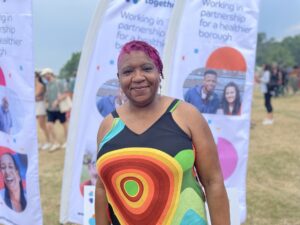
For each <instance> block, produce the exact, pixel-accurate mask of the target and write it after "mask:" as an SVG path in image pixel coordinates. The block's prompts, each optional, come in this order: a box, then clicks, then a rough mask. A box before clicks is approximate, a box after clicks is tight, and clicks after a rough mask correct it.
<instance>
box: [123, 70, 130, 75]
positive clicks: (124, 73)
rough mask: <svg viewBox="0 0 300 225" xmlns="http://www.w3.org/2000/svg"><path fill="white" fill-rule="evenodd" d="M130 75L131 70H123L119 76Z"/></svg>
mask: <svg viewBox="0 0 300 225" xmlns="http://www.w3.org/2000/svg"><path fill="white" fill-rule="evenodd" d="M131 73H132V70H124V71H123V72H122V73H121V75H123V76H128V75H130V74H131Z"/></svg>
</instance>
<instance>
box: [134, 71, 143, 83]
mask: <svg viewBox="0 0 300 225" xmlns="http://www.w3.org/2000/svg"><path fill="white" fill-rule="evenodd" d="M132 78H133V80H134V81H136V82H138V81H143V80H144V79H145V76H144V74H143V71H142V70H139V69H136V70H135V71H134V73H133V77H132Z"/></svg>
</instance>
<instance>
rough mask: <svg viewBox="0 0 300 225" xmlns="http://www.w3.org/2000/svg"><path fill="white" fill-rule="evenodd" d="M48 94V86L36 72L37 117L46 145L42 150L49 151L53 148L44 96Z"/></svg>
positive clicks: (42, 146)
mask: <svg viewBox="0 0 300 225" xmlns="http://www.w3.org/2000/svg"><path fill="white" fill-rule="evenodd" d="M45 92H46V85H45V84H44V82H43V81H42V78H41V76H40V72H38V71H36V72H35V115H36V118H37V121H38V124H39V126H40V128H41V130H42V131H43V133H44V135H45V138H46V143H44V144H43V145H41V149H42V150H47V149H49V148H50V147H51V144H50V139H49V133H48V130H47V126H46V116H47V114H46V105H45V101H44V96H45Z"/></svg>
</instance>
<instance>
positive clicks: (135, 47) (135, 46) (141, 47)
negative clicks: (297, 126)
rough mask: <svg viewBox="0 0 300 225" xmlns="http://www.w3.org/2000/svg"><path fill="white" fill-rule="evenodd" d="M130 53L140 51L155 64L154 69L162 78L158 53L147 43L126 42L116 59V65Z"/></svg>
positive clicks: (161, 67) (161, 66)
mask: <svg viewBox="0 0 300 225" xmlns="http://www.w3.org/2000/svg"><path fill="white" fill-rule="evenodd" d="M132 51H142V52H144V53H145V54H146V55H147V56H148V57H149V58H150V59H151V60H152V61H153V63H154V64H155V66H156V68H157V69H158V71H159V73H160V74H161V77H162V78H164V76H163V73H162V71H163V64H162V61H161V59H160V56H159V53H158V51H157V50H156V49H155V48H154V47H152V46H151V45H149V44H148V43H146V42H144V41H136V40H133V41H130V42H127V43H126V44H125V45H124V46H123V47H122V49H121V52H120V54H119V57H118V64H119V63H120V59H121V58H122V56H123V55H124V54H129V53H130V52H132Z"/></svg>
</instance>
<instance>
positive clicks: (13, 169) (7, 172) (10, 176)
mask: <svg viewBox="0 0 300 225" xmlns="http://www.w3.org/2000/svg"><path fill="white" fill-rule="evenodd" d="M0 171H1V175H2V177H3V181H4V190H3V191H2V192H1V195H3V199H4V201H5V204H6V205H7V206H8V207H9V208H11V209H12V210H14V211H16V212H22V211H23V210H24V209H25V207H26V204H27V202H26V198H25V192H24V189H23V184H22V179H21V175H20V170H19V168H18V165H17V163H16V160H15V159H14V157H13V156H12V155H11V154H10V153H4V154H2V155H1V157H0Z"/></svg>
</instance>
